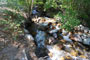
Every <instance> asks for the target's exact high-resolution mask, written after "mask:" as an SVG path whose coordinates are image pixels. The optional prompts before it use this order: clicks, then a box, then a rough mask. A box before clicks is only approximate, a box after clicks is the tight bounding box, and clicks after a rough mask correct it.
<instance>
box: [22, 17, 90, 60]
mask: <svg viewBox="0 0 90 60" xmlns="http://www.w3.org/2000/svg"><path fill="white" fill-rule="evenodd" d="M32 21H33V22H25V23H24V32H25V38H26V40H28V42H29V43H28V44H29V45H30V46H31V48H30V50H31V53H30V55H31V58H32V60H89V59H90V30H89V29H88V28H87V27H84V26H83V25H79V26H76V27H75V28H74V30H73V31H67V30H65V29H61V25H62V24H61V23H58V22H57V21H56V19H54V18H48V17H38V18H32ZM32 52H33V53H32Z"/></svg>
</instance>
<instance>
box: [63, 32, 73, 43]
mask: <svg viewBox="0 0 90 60" xmlns="http://www.w3.org/2000/svg"><path fill="white" fill-rule="evenodd" d="M70 35H71V33H68V34H67V35H65V36H63V39H64V40H66V41H70V42H72V40H71V39H70V38H69V37H70Z"/></svg>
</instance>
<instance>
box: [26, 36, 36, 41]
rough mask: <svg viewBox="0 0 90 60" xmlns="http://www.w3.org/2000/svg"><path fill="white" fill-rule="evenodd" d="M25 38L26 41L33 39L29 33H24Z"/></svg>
mask: <svg viewBox="0 0 90 60" xmlns="http://www.w3.org/2000/svg"><path fill="white" fill-rule="evenodd" d="M25 38H26V39H27V40H28V41H33V40H34V38H33V36H32V35H31V34H25Z"/></svg>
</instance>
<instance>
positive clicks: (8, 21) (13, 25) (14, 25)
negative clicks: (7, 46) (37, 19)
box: [0, 10, 26, 40]
mask: <svg viewBox="0 0 90 60" xmlns="http://www.w3.org/2000/svg"><path fill="white" fill-rule="evenodd" d="M3 13H4V14H5V15H4V16H3V18H4V20H0V26H5V27H4V28H3V29H2V30H3V31H8V32H9V31H10V34H11V35H12V36H13V39H15V40H16V39H17V36H18V35H19V34H22V32H23V31H22V30H21V28H20V24H21V23H22V22H23V21H24V20H26V19H25V18H24V17H23V16H22V15H21V14H19V13H15V12H12V11H8V10H4V12H3Z"/></svg>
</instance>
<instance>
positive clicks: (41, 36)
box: [35, 31, 46, 47]
mask: <svg viewBox="0 0 90 60" xmlns="http://www.w3.org/2000/svg"><path fill="white" fill-rule="evenodd" d="M35 39H36V40H35V41H36V43H37V45H38V47H43V46H45V39H46V33H45V32H44V31H37V35H36V37H35Z"/></svg>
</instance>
